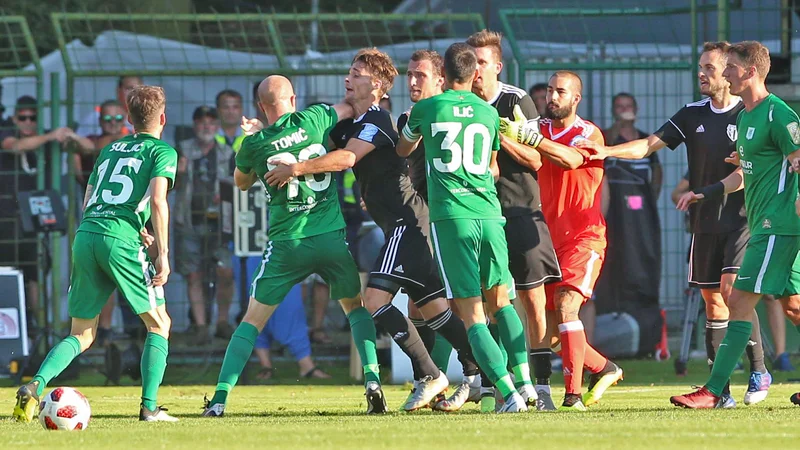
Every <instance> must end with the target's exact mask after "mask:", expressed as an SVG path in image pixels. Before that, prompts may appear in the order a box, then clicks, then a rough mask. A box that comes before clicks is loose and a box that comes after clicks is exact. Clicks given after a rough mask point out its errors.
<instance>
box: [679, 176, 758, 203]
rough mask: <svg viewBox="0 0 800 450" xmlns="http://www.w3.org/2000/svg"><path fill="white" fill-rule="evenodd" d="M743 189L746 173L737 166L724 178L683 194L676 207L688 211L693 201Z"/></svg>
mask: <svg viewBox="0 0 800 450" xmlns="http://www.w3.org/2000/svg"><path fill="white" fill-rule="evenodd" d="M742 189H744V175H742V168H741V167H737V168H736V170H734V171H733V172H731V174H730V175H728V176H727V177H725V178H723V179H722V180H720V181H718V182H716V183H714V184H711V185H708V186H705V187H702V188H700V189H696V190H694V191H689V192H687V193H685V194H683V196H681V198H680V199H678V202H677V204H676V205H675V208H676V209H679V210H681V211H688V210H689V205H691V204H693V203H696V202H699V201H701V200H711V199H717V198H722V197H723V196H724V195H726V194H731V193H733V192H736V191H740V190H742Z"/></svg>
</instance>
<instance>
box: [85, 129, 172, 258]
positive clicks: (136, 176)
mask: <svg viewBox="0 0 800 450" xmlns="http://www.w3.org/2000/svg"><path fill="white" fill-rule="evenodd" d="M177 167H178V152H176V151H175V149H174V148H172V147H171V146H169V144H167V143H166V142H164V141H162V140H160V139H156V138H155V137H153V136H150V135H148V134H143V133H136V134H132V135H129V136H125V137H124V138H122V139H120V140H118V141H116V142H114V143H112V144H109V145H107V146H106V147H104V148H103V149H102V150H101V151H100V155H99V156H98V158H97V162H96V163H95V166H94V170H92V174H91V175H90V176H89V184H90V185H91V186H93V190H92V196H91V197H90V198H89V202H88V203H87V205H86V210H85V211H84V215H83V219H82V220H81V224H80V226H79V227H78V231H89V232H92V233H98V234H105V235H107V236H112V237H115V238H118V239H122V240H125V241H129V242H135V243H136V244H137V245H138V244H139V242H140V238H139V231H140V230H142V229H143V228H144V224H145V223H147V221H148V220H150V180H152V179H153V178H156V177H165V178H167V179H168V180H169V188H170V189H171V188H172V186H173V185H174V182H175V172H176V170H177Z"/></svg>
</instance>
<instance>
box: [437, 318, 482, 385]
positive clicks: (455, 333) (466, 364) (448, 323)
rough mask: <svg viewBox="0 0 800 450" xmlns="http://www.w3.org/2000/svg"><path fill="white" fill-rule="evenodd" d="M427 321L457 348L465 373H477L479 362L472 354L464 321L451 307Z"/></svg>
mask: <svg viewBox="0 0 800 450" xmlns="http://www.w3.org/2000/svg"><path fill="white" fill-rule="evenodd" d="M427 323H428V326H429V327H430V328H431V329H432V330H434V331H435V332H437V333H439V334H441V335H442V337H443V338H445V339H447V342H449V343H450V345H452V346H453V348H454V349H456V352H457V353H458V361H459V362H461V365H462V366H463V368H464V375H466V376H472V375H477V374H478V363H476V362H475V357H474V356H473V355H472V347H471V346H470V345H469V339H468V338H467V329H466V328H464V322H463V321H462V320H461V319H459V318H458V317H457V316H456V315H455V314H453V311H452V310H451V309H447V310H446V311H444V312H443V313H441V314H439V315H437V316H435V317H434V318H432V319H431V320H428V321H427Z"/></svg>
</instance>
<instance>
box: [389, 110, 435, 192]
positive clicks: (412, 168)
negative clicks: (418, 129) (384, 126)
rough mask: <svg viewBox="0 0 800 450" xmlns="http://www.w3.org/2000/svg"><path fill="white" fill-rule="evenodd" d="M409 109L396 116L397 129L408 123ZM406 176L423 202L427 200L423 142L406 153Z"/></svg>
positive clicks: (400, 129) (401, 128)
mask: <svg viewBox="0 0 800 450" xmlns="http://www.w3.org/2000/svg"><path fill="white" fill-rule="evenodd" d="M409 116H411V110H408V111H406V112H404V113H403V114H400V116H399V117H398V118H397V130H398V131H402V130H403V128H404V127H405V126H406V124H407V123H408V118H409ZM407 161H408V176H409V178H411V185H412V186H413V187H414V190H415V191H417V194H419V196H420V197H422V198H423V199H424V200H425V202H426V203H427V202H428V177H427V176H426V175H425V144H424V143H422V142H420V143H419V145H417V149H416V150H415V151H414V152H413V153H411V154H410V155H408V158H407Z"/></svg>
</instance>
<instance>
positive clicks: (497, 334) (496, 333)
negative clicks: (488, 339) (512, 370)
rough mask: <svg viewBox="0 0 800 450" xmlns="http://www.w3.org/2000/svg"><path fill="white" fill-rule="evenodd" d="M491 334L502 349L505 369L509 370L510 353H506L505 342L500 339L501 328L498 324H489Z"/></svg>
mask: <svg viewBox="0 0 800 450" xmlns="http://www.w3.org/2000/svg"><path fill="white" fill-rule="evenodd" d="M495 318H496V317H495ZM489 332H490V333H492V338H494V341H495V342H496V343H497V346H498V347H499V348H500V353H501V354H502V355H503V367H505V368H506V369H508V352H507V351H506V347H505V346H504V345H503V340H502V339H500V328H499V327H498V326H497V324H496V323H489Z"/></svg>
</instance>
